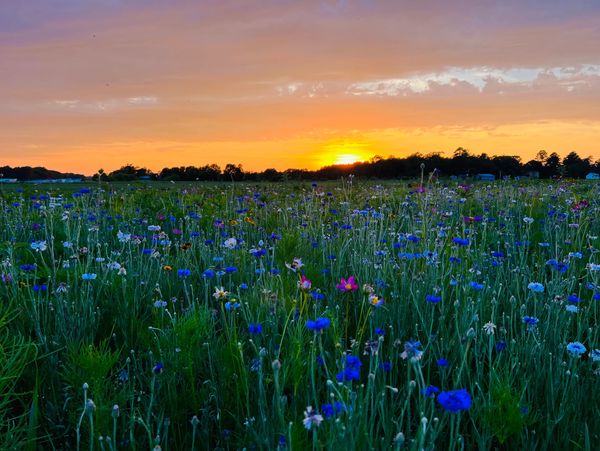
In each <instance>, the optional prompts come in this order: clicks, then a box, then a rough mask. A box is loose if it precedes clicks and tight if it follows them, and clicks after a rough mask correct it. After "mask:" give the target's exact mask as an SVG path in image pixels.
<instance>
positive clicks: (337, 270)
mask: <svg viewBox="0 0 600 451" xmlns="http://www.w3.org/2000/svg"><path fill="white" fill-rule="evenodd" d="M48 189H50V190H51V192H48V191H47V190H48ZM1 196H2V197H1V198H2V200H1V202H2V205H1V208H2V215H1V217H0V222H1V227H0V262H1V266H0V277H1V280H0V300H1V302H0V356H1V358H2V365H1V366H0V443H1V444H2V448H3V449H102V450H116V449H157V450H158V449H163V450H181V449H242V448H246V449H279V450H284V449H311V448H312V449H338V450H339V449H348V450H350V449H361V450H362V449H433V448H438V449H462V448H465V449H592V448H595V447H596V446H597V444H598V443H600V417H599V414H598V409H599V406H600V390H598V385H599V383H600V349H599V348H600V334H599V329H598V327H597V325H598V321H599V319H600V254H599V252H598V249H597V248H598V247H600V246H599V244H600V241H599V235H600V202H599V200H598V199H600V185H598V184H595V183H592V182H587V183H585V182H565V181H560V182H557V181H553V182H547V183H546V182H543V181H536V182H527V181H500V182H494V183H492V184H487V183H476V184H473V185H468V184H465V183H460V182H457V181H448V182H444V181H440V182H437V183H436V184H433V185H431V186H427V187H426V188H421V187H419V188H418V189H415V188H414V187H413V188H411V187H410V185H408V184H407V183H405V182H393V183H392V182H390V183H385V184H382V185H380V184H377V183H376V182H361V181H359V180H342V181H340V182H335V183H334V182H331V183H326V184H322V185H321V184H310V183H303V184H301V183H297V184H295V183H281V184H252V185H250V184H235V185H231V184H198V183H196V184H188V183H186V184H183V183H182V184H160V183H157V184H139V185H136V184H131V185H125V184H122V185H120V184H106V183H103V184H97V183H96V184H89V185H85V186H83V187H82V186H78V187H75V188H73V187H70V188H68V189H67V188H60V187H56V186H52V187H50V188H48V187H46V186H44V187H41V186H34V185H28V186H17V187H15V186H11V187H10V188H9V187H6V186H5V187H2V192H1ZM594 443H595V444H596V445H594Z"/></svg>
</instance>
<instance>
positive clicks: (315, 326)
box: [306, 317, 331, 332]
mask: <svg viewBox="0 0 600 451" xmlns="http://www.w3.org/2000/svg"><path fill="white" fill-rule="evenodd" d="M330 324H331V321H330V320H329V318H323V317H320V318H317V319H316V320H314V321H313V320H308V321H307V322H306V328H307V329H308V330H314V331H315V332H318V331H320V330H323V329H327V328H328V327H329V325H330Z"/></svg>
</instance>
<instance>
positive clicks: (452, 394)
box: [437, 388, 473, 413]
mask: <svg viewBox="0 0 600 451" xmlns="http://www.w3.org/2000/svg"><path fill="white" fill-rule="evenodd" d="M437 400H438V402H439V403H440V404H441V406H442V407H443V408H444V409H445V410H446V411H448V412H451V413H458V412H460V411H461V410H468V409H470V408H471V405H472V404H473V402H472V401H471V395H469V392H468V391H467V390H465V389H464V388H463V389H461V390H453V391H444V392H441V393H440V394H439V395H438V397H437Z"/></svg>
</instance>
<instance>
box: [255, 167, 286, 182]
mask: <svg viewBox="0 0 600 451" xmlns="http://www.w3.org/2000/svg"><path fill="white" fill-rule="evenodd" d="M258 178H259V179H260V180H266V181H268V182H279V181H281V180H282V175H281V173H279V172H278V171H277V169H273V168H269V169H265V170H264V171H263V172H261V173H260V174H258Z"/></svg>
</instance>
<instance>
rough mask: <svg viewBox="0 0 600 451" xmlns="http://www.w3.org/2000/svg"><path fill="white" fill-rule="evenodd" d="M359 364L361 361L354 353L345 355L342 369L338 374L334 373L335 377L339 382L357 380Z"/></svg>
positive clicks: (358, 377)
mask: <svg viewBox="0 0 600 451" xmlns="http://www.w3.org/2000/svg"><path fill="white" fill-rule="evenodd" d="M361 365H362V363H361V362H360V359H359V358H358V357H356V356H354V355H347V356H346V362H345V365H344V371H341V372H339V373H338V374H336V376H335V377H336V379H337V380H338V381H339V382H344V381H353V380H355V381H357V380H359V379H360V367H361Z"/></svg>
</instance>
